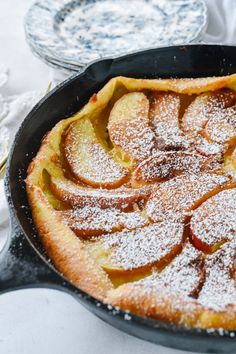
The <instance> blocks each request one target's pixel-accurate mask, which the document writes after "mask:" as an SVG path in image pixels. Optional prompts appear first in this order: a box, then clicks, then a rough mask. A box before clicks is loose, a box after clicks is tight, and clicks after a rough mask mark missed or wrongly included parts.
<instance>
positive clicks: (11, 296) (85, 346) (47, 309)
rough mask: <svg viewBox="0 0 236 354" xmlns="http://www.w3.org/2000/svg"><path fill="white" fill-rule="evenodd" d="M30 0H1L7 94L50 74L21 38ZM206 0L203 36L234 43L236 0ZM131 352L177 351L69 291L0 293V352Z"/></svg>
mask: <svg viewBox="0 0 236 354" xmlns="http://www.w3.org/2000/svg"><path fill="white" fill-rule="evenodd" d="M127 1H128V0H127ZM32 2H33V1H32V0H7V1H4V0H1V1H0V48H1V49H0V63H5V64H6V65H7V66H8V67H9V68H10V79H9V82H8V84H7V85H6V87H5V89H4V94H5V95H15V94H21V93H23V92H25V91H29V90H39V91H41V92H43V91H44V90H45V89H46V87H47V85H48V82H49V81H50V78H51V72H50V70H49V69H48V67H47V66H46V65H44V64H43V63H41V62H40V61H39V60H38V59H36V58H35V57H34V56H33V55H32V54H31V52H30V50H29V48H28V46H27V44H26V43H25V39H24V32H23V26H22V23H23V16H24V14H25V12H26V10H27V8H28V7H29V6H30V4H31V3H32ZM207 4H208V8H209V22H208V28H207V33H206V35H205V36H204V41H206V42H218V43H229V44H232V43H235V42H236V1H235V0H208V1H207ZM6 226H7V220H6V210H5V199H4V197H3V192H2V189H0V235H3V234H6V232H7V230H6ZM1 230H2V233H1ZM3 230H4V232H3ZM0 238H1V237H0ZM0 243H1V239H0ZM183 340H184V339H183ZM193 350H194V347H193ZM131 352H132V353H135V354H146V353H149V354H152V353H153V354H154V353H159V354H162V353H163V354H164V353H166V354H171V353H173V354H174V353H176V354H177V353H181V352H179V351H175V350H172V349H167V348H163V347H160V346H157V345H153V344H150V343H147V342H144V341H141V340H138V339H135V338H133V337H130V336H128V335H126V334H124V333H121V332H119V331H118V330H116V329H114V328H112V327H110V326H108V325H106V324H105V323H103V322H102V321H100V320H99V319H97V318H96V317H94V316H93V315H91V314H90V313H89V312H88V311H87V310H85V309H84V308H83V307H82V306H81V305H80V304H78V303H77V302H76V301H75V300H74V299H73V298H72V297H70V296H69V295H66V294H63V293H60V292H57V291H53V290H48V289H34V290H21V291H15V292H11V293H8V294H5V295H1V296H0V353H1V354H18V353H19V354H42V353H46V354H65V353H66V354H76V353H80V354H90V353H91V354H93V353H96V354H106V353H109V354H110V353H112V354H118V353H122V354H130V353H131Z"/></svg>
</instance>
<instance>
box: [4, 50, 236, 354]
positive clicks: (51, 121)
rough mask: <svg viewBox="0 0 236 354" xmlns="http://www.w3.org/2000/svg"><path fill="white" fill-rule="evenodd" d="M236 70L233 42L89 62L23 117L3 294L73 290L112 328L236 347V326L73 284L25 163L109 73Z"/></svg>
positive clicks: (192, 347)
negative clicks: (35, 206) (168, 314)
mask: <svg viewBox="0 0 236 354" xmlns="http://www.w3.org/2000/svg"><path fill="white" fill-rule="evenodd" d="M235 72H236V47H233V46H220V45H219V46H218V45H187V46H176V47H166V48H158V49H150V50H146V51H142V52H138V53H134V54H130V55H126V56H122V57H119V58H115V59H104V60H100V61H97V62H94V63H92V64H91V65H89V66H88V67H87V68H86V69H85V70H84V71H83V72H81V73H80V74H78V75H76V76H74V77H72V78H70V79H69V80H67V81H65V82H63V83H62V84H61V85H59V86H58V87H56V88H55V89H54V90H53V91H52V92H50V93H49V94H48V95H47V96H46V97H45V98H43V99H42V100H41V101H40V102H39V103H38V104H37V105H36V106H35V107H34V108H33V110H32V111H31V112H30V113H29V114H28V116H27V117H26V118H25V120H24V122H23V124H22V126H21V127H20V129H19V131H18V133H17V135H16V138H15V141H14V143H13V147H12V150H11V154H10V158H9V162H8V168H7V173H6V179H5V186H6V194H7V199H8V203H9V209H10V216H11V234H10V236H9V239H8V242H7V245H6V246H5V249H4V251H3V252H2V254H1V267H0V293H4V292H6V291H11V290H14V289H20V288H27V287H28V288H29V287H49V288H55V289H59V290H62V291H65V292H68V293H69V294H71V295H73V296H74V297H76V298H77V299H78V301H79V302H80V303H82V304H83V305H84V306H85V307H87V308H88V309H89V310H90V311H91V312H93V313H94V314H95V315H97V316H98V317H100V318H101V319H102V320H104V321H105V322H107V323H110V324H111V325H112V326H114V327H116V328H118V329H121V330H123V331H125V332H127V333H129V334H132V335H134V336H136V337H139V338H142V339H145V340H148V341H151V342H154V343H159V344H162V345H165V346H168V347H173V348H178V349H184V350H189V351H199V352H207V353H229V352H231V353H233V352H234V353H235V351H236V332H232V331H231V332H228V333H223V334H222V333H221V332H214V333H209V332H207V331H204V330H196V329H186V328H183V327H181V326H173V325H170V324H166V323H163V322H161V321H156V320H151V319H146V318H141V317H138V316H128V315H127V314H125V312H123V311H118V310H116V309H115V308H113V307H112V306H107V305H105V304H101V303H99V302H98V301H97V300H96V299H95V298H93V297H91V296H89V295H88V294H86V293H84V292H83V291H81V290H80V289H78V288H76V287H75V286H73V285H72V284H71V283H70V282H68V281H67V280H66V279H64V278H63V276H61V275H60V274H59V273H58V272H57V270H56V269H55V268H54V267H53V265H52V264H51V263H50V261H49V260H48V259H47V257H46V255H45V252H44V250H43V249H42V247H41V245H40V242H39V238H38V235H37V232H36V230H35V228H34V225H33V222H32V219H31V213H30V209H29V205H28V202H27V197H26V192H25V183H24V179H25V177H26V170H27V167H28V165H29V163H30V161H31V160H32V158H33V157H34V156H35V154H36V153H37V151H38V149H39V146H40V141H41V139H42V137H43V136H44V134H45V133H46V132H47V131H48V130H50V129H51V128H52V127H53V126H54V125H55V124H56V123H57V122H58V121H59V120H60V119H62V118H65V117H68V116H70V115H71V114H73V113H75V112H76V111H78V110H79V109H80V108H81V107H82V106H83V105H84V104H85V103H86V102H87V101H88V99H89V98H90V96H91V95H92V94H93V93H94V92H97V91H98V90H99V89H100V88H101V87H102V86H103V85H104V84H105V83H106V82H107V81H108V80H109V79H110V78H112V77H114V76H117V75H125V76H130V77H135V78H157V77H161V78H169V77H204V76H213V75H215V76H220V75H227V74H232V73H235Z"/></svg>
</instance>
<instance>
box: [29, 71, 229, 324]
mask: <svg viewBox="0 0 236 354" xmlns="http://www.w3.org/2000/svg"><path fill="white" fill-rule="evenodd" d="M26 188H27V194H28V199H29V203H30V205H31V209H32V215H33V220H34V223H35V225H36V228H37V230H38V234H39V237H40V239H41V241H42V244H43V246H44V248H45V250H46V252H47V254H48V256H49V257H50V259H51V260H52V262H53V263H54V265H55V267H56V268H57V269H58V270H59V271H60V272H61V273H62V274H63V275H64V276H65V277H66V278H67V279H68V280H69V281H70V282H72V283H73V284H74V285H75V286H77V287H79V288H80V289H82V290H83V291H85V292H87V293H89V294H90V295H92V296H94V297H96V298H97V299H99V300H101V301H103V302H105V303H108V304H111V305H114V306H117V307H120V308H121V309H123V310H127V311H130V312H131V313H134V314H137V315H140V316H144V317H151V318H155V319H159V320H162V321H166V322H169V323H173V324H180V325H184V326H188V327H196V328H204V329H205V328H207V329H225V330H236V74H234V75H231V76H225V77H211V78H199V79H160V80H159V79H158V80H146V79H133V78H126V77H116V78H113V79H111V80H110V81H109V82H108V83H107V84H106V85H105V86H104V87H103V88H102V89H101V90H100V91H99V92H98V93H96V94H94V95H93V96H92V97H91V99H90V100H89V102H88V103H87V104H86V105H85V106H84V107H83V108H82V109H81V110H80V111H79V112H78V113H76V114H75V115H73V116H72V117H70V118H67V119H62V120H61V121H59V123H58V124H56V126H55V127H54V128H53V129H52V130H51V131H50V132H48V133H47V135H46V136H45V138H44V139H43V140H42V143H41V147H40V149H39V151H38V153H37V155H36V156H35V158H34V159H33V160H32V162H31V164H30V165H29V168H28V176H27V179H26Z"/></svg>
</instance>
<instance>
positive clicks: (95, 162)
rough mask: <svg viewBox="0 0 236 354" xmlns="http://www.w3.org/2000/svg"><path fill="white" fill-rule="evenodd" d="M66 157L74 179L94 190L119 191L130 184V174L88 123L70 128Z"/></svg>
mask: <svg viewBox="0 0 236 354" xmlns="http://www.w3.org/2000/svg"><path fill="white" fill-rule="evenodd" d="M64 155H65V158H66V161H67V164H68V166H69V167H70V169H71V171H72V173H73V175H74V176H75V177H76V178H77V179H79V180H80V181H82V182H84V183H86V184H88V185H91V186H93V187H102V188H117V187H119V186H121V185H122V184H123V183H125V182H126V181H127V180H128V177H129V170H128V169H126V168H124V167H122V166H121V165H119V164H118V163H117V162H115V161H114V159H113V157H112V156H111V155H110V154H109V152H108V151H106V150H105V148H104V147H103V146H102V145H101V144H100V142H99V140H98V138H97V136H96V134H95V132H94V128H93V125H92V123H91V122H90V121H89V120H88V119H81V120H78V121H76V122H75V123H72V125H71V126H70V127H69V129H68V131H67V133H66V136H65V139H64Z"/></svg>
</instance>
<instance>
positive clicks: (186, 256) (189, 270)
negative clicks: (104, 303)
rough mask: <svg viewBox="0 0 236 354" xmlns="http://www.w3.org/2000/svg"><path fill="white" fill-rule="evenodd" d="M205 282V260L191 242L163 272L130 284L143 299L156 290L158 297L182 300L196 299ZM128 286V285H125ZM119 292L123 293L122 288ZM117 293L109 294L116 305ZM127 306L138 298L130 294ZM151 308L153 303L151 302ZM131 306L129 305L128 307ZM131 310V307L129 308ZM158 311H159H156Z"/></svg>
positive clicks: (155, 272)
mask: <svg viewBox="0 0 236 354" xmlns="http://www.w3.org/2000/svg"><path fill="white" fill-rule="evenodd" d="M204 280H205V267H204V258H203V256H202V254H201V252H200V251H198V250H196V249H195V248H194V247H193V246H192V245H191V244H190V243H189V242H188V243H187V244H185V245H184V247H183V249H182V251H181V253H180V254H178V255H177V256H176V257H175V258H174V259H173V260H172V261H171V262H170V264H168V265H167V266H166V267H165V268H164V269H163V270H162V271H156V270H154V271H153V273H152V274H151V275H150V276H147V277H145V278H144V279H141V280H138V281H135V282H133V283H131V284H130V286H131V288H133V289H135V288H136V287H139V288H140V295H141V294H142V295H141V296H142V297H143V296H145V295H144V292H145V291H146V296H148V294H150V292H149V291H148V292H147V289H149V290H151V289H153V290H155V293H156V296H158V295H159V294H163V295H164V294H165V295H166V296H170V297H171V295H173V294H178V295H179V296H180V297H181V298H184V297H185V298H186V297H187V296H189V297H192V298H196V297H197V296H198V294H199V292H200V291H201V288H202V285H203V283H204ZM125 286H126V285H125ZM118 292H119V293H120V292H122V286H121V287H120V288H119V290H118ZM116 294H117V291H116V290H115V291H111V292H110V294H109V297H110V299H111V298H112V303H113V304H116V302H115V301H116ZM130 295H131V296H129V297H128V298H127V297H126V300H127V303H126V304H127V305H128V304H131V303H133V302H135V299H136V296H134V297H133V296H132V293H131V294H130ZM149 304H150V306H151V304H152V301H150V302H149ZM117 305H118V304H117ZM128 306H129V305H128ZM128 309H129V307H128ZM156 310H157V311H158V309H156Z"/></svg>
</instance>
